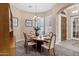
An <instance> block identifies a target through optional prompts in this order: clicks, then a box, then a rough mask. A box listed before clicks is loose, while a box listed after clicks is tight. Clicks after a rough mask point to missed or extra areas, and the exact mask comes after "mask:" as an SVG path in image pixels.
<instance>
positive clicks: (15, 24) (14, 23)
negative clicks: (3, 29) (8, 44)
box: [13, 17, 18, 27]
mask: <svg viewBox="0 0 79 59" xmlns="http://www.w3.org/2000/svg"><path fill="white" fill-rule="evenodd" d="M17 26H18V18H17V17H13V27H17Z"/></svg>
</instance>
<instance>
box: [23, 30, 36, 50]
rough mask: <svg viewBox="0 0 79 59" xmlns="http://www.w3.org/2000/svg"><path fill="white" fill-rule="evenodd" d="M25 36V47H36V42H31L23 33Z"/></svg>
mask: <svg viewBox="0 0 79 59" xmlns="http://www.w3.org/2000/svg"><path fill="white" fill-rule="evenodd" d="M23 34H24V38H25V42H24V47H25V48H26V49H28V47H30V46H31V47H33V46H34V45H36V43H35V42H34V41H32V40H31V41H29V40H28V38H27V35H26V33H24V32H23Z"/></svg>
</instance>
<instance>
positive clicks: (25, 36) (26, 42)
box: [23, 32, 28, 46]
mask: <svg viewBox="0 0 79 59" xmlns="http://www.w3.org/2000/svg"><path fill="white" fill-rule="evenodd" d="M23 35H24V39H25V43H24V44H25V45H26V46H28V41H27V35H26V33H24V32H23Z"/></svg>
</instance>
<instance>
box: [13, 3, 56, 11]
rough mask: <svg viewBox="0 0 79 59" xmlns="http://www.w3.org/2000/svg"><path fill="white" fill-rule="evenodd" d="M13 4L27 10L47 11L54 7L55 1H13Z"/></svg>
mask: <svg viewBox="0 0 79 59" xmlns="http://www.w3.org/2000/svg"><path fill="white" fill-rule="evenodd" d="M13 5H14V6H15V7H17V8H19V9H21V10H24V11H27V12H46V11H48V10H50V9H51V8H53V6H54V5H55V3H13Z"/></svg>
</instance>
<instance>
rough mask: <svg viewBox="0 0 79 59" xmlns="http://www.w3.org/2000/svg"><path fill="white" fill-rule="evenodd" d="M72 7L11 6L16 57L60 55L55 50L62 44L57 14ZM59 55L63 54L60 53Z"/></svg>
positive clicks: (55, 4) (33, 4)
mask: <svg viewBox="0 0 79 59" xmlns="http://www.w3.org/2000/svg"><path fill="white" fill-rule="evenodd" d="M70 5H71V4H57V3H54V4H53V3H20V4H17V3H12V4H10V6H11V11H12V15H13V34H14V37H15V38H16V40H15V41H16V55H17V56H49V55H50V56H55V55H58V53H59V52H57V51H56V49H55V48H56V44H58V43H60V40H59V38H58V37H59V36H58V33H59V32H58V31H59V29H57V28H59V27H57V26H59V25H57V24H59V23H57V20H58V19H57V15H58V14H57V13H58V12H59V11H61V9H62V8H65V7H66V6H70ZM23 6H25V7H26V8H25V7H23ZM41 6H42V7H41ZM45 6H46V7H45ZM55 10H56V11H55ZM59 19H60V18H59ZM58 21H59V20H58ZM57 49H58V48H57ZM61 50H62V49H61ZM61 52H62V51H61ZM59 55H61V54H60V53H59Z"/></svg>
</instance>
